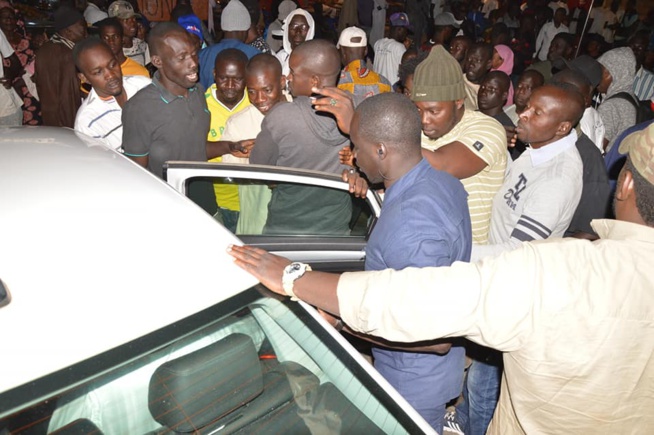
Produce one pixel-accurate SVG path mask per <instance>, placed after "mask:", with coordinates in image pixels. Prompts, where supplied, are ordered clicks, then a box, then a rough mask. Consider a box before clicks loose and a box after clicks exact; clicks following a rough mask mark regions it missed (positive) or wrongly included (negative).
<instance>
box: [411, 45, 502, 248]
mask: <svg viewBox="0 0 654 435" xmlns="http://www.w3.org/2000/svg"><path fill="white" fill-rule="evenodd" d="M411 99H412V100H413V102H414V103H415V104H416V106H417V107H418V110H419V111H420V115H421V118H422V133H423V134H422V147H423V156H424V157H425V158H426V159H427V160H428V161H429V163H430V164H431V165H432V166H433V167H434V168H436V169H439V170H442V171H445V172H447V173H449V174H450V175H453V176H455V177H456V178H458V179H460V180H461V182H462V183H463V186H464V187H465V189H466V191H467V192H468V207H469V209H470V218H471V221H472V238H473V243H476V244H484V243H487V242H488V230H489V228H490V216H491V205H492V203H493V197H494V196H495V193H496V192H497V191H498V189H499V188H500V186H501V185H502V183H503V182H504V172H505V169H506V162H507V156H508V152H507V143H506V133H505V132H504V128H503V127H502V125H501V124H500V123H499V122H497V121H496V120H495V119H493V118H491V117H490V116H487V115H484V114H483V113H481V112H473V111H471V110H466V109H465V107H464V103H463V102H464V99H465V89H464V84H463V73H462V71H461V66H460V65H459V62H457V61H456V59H454V57H452V55H451V54H450V53H448V52H447V51H446V50H445V49H444V48H443V47H442V46H435V47H434V48H432V50H431V52H430V54H429V56H428V57H427V59H425V60H424V61H423V62H422V63H421V64H420V65H418V67H417V68H416V72H415V74H414V76H413V89H412V93H411Z"/></svg>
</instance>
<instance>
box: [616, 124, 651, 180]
mask: <svg viewBox="0 0 654 435" xmlns="http://www.w3.org/2000/svg"><path fill="white" fill-rule="evenodd" d="M618 151H620V153H621V154H629V158H630V159H631V163H632V164H633V165H634V168H636V170H637V171H638V173H639V174H640V175H642V176H643V178H645V179H646V180H647V182H648V183H650V184H654V124H650V125H649V126H648V127H647V128H646V129H644V130H640V131H637V132H635V133H632V134H630V135H629V136H627V137H626V138H625V139H624V140H623V141H622V143H621V144H620V148H618Z"/></svg>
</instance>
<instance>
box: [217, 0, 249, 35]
mask: <svg viewBox="0 0 654 435" xmlns="http://www.w3.org/2000/svg"><path fill="white" fill-rule="evenodd" d="M250 24H252V21H250V13H249V12H248V10H247V8H246V7H245V6H243V3H241V2H240V1H239V0H230V2H229V4H228V5H227V6H226V7H225V9H223V13H222V15H221V17H220V27H222V29H223V30H224V31H226V32H238V31H243V30H248V29H249V28H250Z"/></svg>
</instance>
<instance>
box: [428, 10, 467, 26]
mask: <svg viewBox="0 0 654 435" xmlns="http://www.w3.org/2000/svg"><path fill="white" fill-rule="evenodd" d="M461 23H462V21H457V20H456V19H455V18H454V15H452V13H451V12H443V13H442V14H438V15H436V16H435V17H434V25H436V26H452V27H454V28H457V29H458V28H459V26H461Z"/></svg>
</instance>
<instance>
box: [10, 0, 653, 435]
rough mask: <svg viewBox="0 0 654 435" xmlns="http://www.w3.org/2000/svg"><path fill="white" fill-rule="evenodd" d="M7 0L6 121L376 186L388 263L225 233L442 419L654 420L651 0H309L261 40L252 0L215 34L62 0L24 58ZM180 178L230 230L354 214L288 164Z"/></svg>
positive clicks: (338, 227)
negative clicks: (312, 260) (266, 180)
mask: <svg viewBox="0 0 654 435" xmlns="http://www.w3.org/2000/svg"><path fill="white" fill-rule="evenodd" d="M5 3H6V2H2V3H0V28H1V29H2V32H0V49H1V52H2V56H3V58H4V60H5V62H4V70H1V69H0V76H2V77H3V81H2V84H3V87H0V91H1V92H3V93H4V94H3V95H0V97H2V101H3V103H2V105H0V108H2V109H3V111H2V112H1V113H0V125H18V124H21V123H22V122H21V121H20V119H23V121H25V120H27V119H28V117H27V115H23V114H22V112H23V111H25V110H28V107H27V101H28V97H29V98H32V97H36V96H38V102H39V105H38V107H39V108H40V109H39V110H40V114H39V119H42V124H43V125H47V126H59V127H70V128H74V129H75V130H77V131H79V132H82V133H85V134H87V135H88V136H91V137H92V138H95V139H96V140H97V141H99V142H101V143H102V144H104V145H105V146H107V147H108V148H111V149H113V150H116V151H118V152H121V153H124V154H125V155H126V156H128V157H129V158H131V159H133V160H134V161H135V162H137V163H138V164H140V165H142V166H143V167H144V168H147V170H149V171H150V172H152V173H153V174H155V175H156V176H158V177H162V176H163V166H164V163H165V162H166V161H169V160H185V161H197V162H206V161H219V162H220V161H223V162H237V163H245V164H247V163H252V164H265V165H273V166H283V167H289V168H299V169H311V170H318V171H323V172H329V173H333V174H338V175H341V176H342V178H343V180H344V181H346V182H348V183H350V193H351V194H352V195H354V196H363V195H364V194H365V192H366V190H367V189H368V188H374V189H379V190H380V191H384V194H385V197H384V203H383V208H382V214H381V216H380V218H379V220H378V222H377V224H376V226H375V227H374V230H373V231H372V234H371V235H370V238H369V241H368V244H367V247H366V263H365V268H366V271H369V272H373V271H377V272H375V273H368V272H366V273H362V274H346V275H343V276H342V277H338V276H336V275H328V274H320V273H315V272H309V271H310V269H309V268H307V266H306V265H302V264H295V265H294V267H291V268H290V269H289V268H288V267H287V266H288V263H289V262H287V261H285V260H284V259H281V258H278V257H274V256H271V255H269V254H266V253H265V252H263V251H260V250H256V249H249V248H247V247H246V248H241V247H233V248H232V254H233V255H234V256H236V258H237V262H238V264H240V265H241V266H243V267H244V268H246V269H247V270H249V271H251V272H252V273H254V274H255V275H256V276H257V277H258V278H259V279H260V280H261V281H262V282H264V283H265V284H266V285H268V286H269V287H270V288H271V289H272V290H274V291H277V292H279V293H281V294H288V295H291V296H295V295H297V296H298V297H300V298H302V299H305V300H307V301H308V302H310V303H312V304H314V305H316V306H318V307H319V308H321V309H323V310H324V311H323V313H324V316H325V317H326V318H327V319H328V320H330V321H331V322H332V323H333V324H334V325H339V326H342V325H343V323H344V325H345V326H344V328H345V330H346V331H347V332H348V333H350V334H352V335H356V336H358V337H360V338H362V339H364V340H368V341H370V342H371V343H372V346H373V349H372V356H373V360H374V366H375V368H376V369H377V370H378V371H379V372H380V373H381V374H382V375H383V376H384V377H385V378H386V379H387V380H388V381H389V383H390V384H391V385H393V386H394V387H395V388H396V389H397V390H398V391H399V392H400V393H401V394H402V396H404V398H405V399H406V400H407V401H408V402H409V403H410V404H411V405H412V406H413V407H414V408H415V409H416V410H417V411H418V412H419V413H420V415H422V416H423V417H424V418H425V420H426V421H427V422H428V423H429V424H430V425H431V426H432V427H433V428H434V429H435V430H436V431H437V432H439V433H441V432H442V431H443V430H445V429H447V430H449V431H450V432H451V433H465V434H474V435H476V434H484V433H486V432H487V431H488V432H489V433H497V434H500V433H501V434H505V433H615V432H619V433H626V432H630V433H631V432H633V433H639V432H643V431H645V430H646V428H647V427H652V425H654V420H652V416H651V413H650V412H649V411H648V409H649V406H648V405H652V404H653V403H652V401H653V400H654V393H653V390H654V385H653V383H652V379H653V374H654V366H653V365H652V364H653V363H652V361H654V359H653V358H652V352H653V351H654V341H653V340H654V339H653V338H652V337H654V335H653V334H652V332H653V331H652V328H653V326H654V320H653V319H654V316H652V314H651V313H652V309H654V293H652V289H653V288H654V280H653V279H652V278H651V275H648V274H647V270H648V268H647V264H646V263H645V261H646V259H648V258H652V257H649V256H650V255H652V254H654V252H652V247H651V246H652V242H653V241H654V230H653V229H652V228H651V227H652V226H654V126H651V124H652V122H653V121H652V119H654V116H652V109H651V106H650V102H651V101H652V100H653V99H654V73H653V72H652V64H653V63H654V39H653V35H652V30H653V28H654V15H653V14H652V13H650V14H648V15H646V16H643V17H642V18H640V17H639V16H638V14H637V12H636V6H637V5H636V2H633V1H626V2H623V3H624V5H622V6H624V7H623V8H622V9H620V2H619V1H618V2H615V1H613V2H611V1H608V2H607V5H606V8H605V9H603V10H602V11H598V9H599V6H596V8H598V9H591V10H589V7H588V6H589V5H588V4H587V3H590V2H584V1H570V2H562V1H559V2H549V4H548V3H547V2H545V1H537V0H535V1H525V2H518V1H516V2H510V1H493V0H487V1H485V2H484V3H483V4H482V3H481V2H479V1H475V0H470V1H461V0H459V1H432V2H431V5H432V6H433V7H432V8H429V7H428V6H429V4H427V5H425V4H423V3H426V2H420V1H413V0H407V2H406V4H405V5H404V7H403V8H402V9H400V10H397V11H394V13H392V14H390V16H389V17H388V20H385V18H384V19H383V20H382V22H387V24H388V27H389V28H388V31H387V32H386V34H387V37H383V34H382V35H379V37H374V35H375V33H378V29H377V30H375V25H378V23H379V17H378V16H377V18H375V16H373V15H371V16H370V19H368V17H367V16H366V17H362V16H361V11H368V12H370V14H373V12H372V9H375V10H377V11H379V10H383V11H385V10H386V9H388V8H389V6H388V4H386V2H383V1H382V2H380V3H378V2H377V0H375V2H374V5H377V6H376V8H366V7H361V5H360V8H359V9H360V14H359V16H358V17H357V16H356V14H355V15H354V16H352V15H351V14H349V15H346V9H347V7H348V3H351V2H350V1H348V0H346V1H345V2H343V5H342V16H341V20H340V21H339V26H341V25H342V26H341V27H342V29H341V31H340V33H338V35H337V36H338V37H337V39H335V40H330V39H329V37H328V35H329V34H330V33H329V32H328V31H327V30H326V28H325V27H324V26H325V25H326V24H325V20H324V19H323V18H324V17H322V15H320V14H318V15H316V9H320V8H315V7H311V8H310V10H309V9H305V8H302V7H300V6H305V5H304V4H303V3H302V2H300V4H299V5H298V4H296V3H295V2H293V1H292V0H284V1H282V2H280V3H278V4H276V6H277V10H276V11H274V12H275V15H276V16H275V17H274V20H272V21H271V22H270V23H269V26H268V27H267V35H266V37H265V38H264V35H263V34H262V32H261V29H260V24H261V23H262V22H264V20H263V18H262V14H261V9H260V6H259V4H258V3H257V2H256V1H255V2H254V4H251V3H252V2H250V1H246V0H243V3H242V2H241V0H231V1H230V2H229V3H228V4H227V5H226V6H224V7H223V9H222V11H221V18H220V24H221V26H220V27H221V31H222V38H220V40H219V41H218V42H216V43H213V40H214V39H213V35H211V33H210V32H209V30H208V29H207V26H206V24H205V23H204V22H202V21H201V20H200V19H199V18H198V17H197V16H196V15H195V14H194V13H193V10H192V8H191V6H190V3H188V2H185V1H180V2H179V4H178V5H177V6H176V8H175V10H174V11H173V14H172V19H171V21H167V22H160V23H145V24H146V25H145V26H139V23H140V24H143V17H142V16H141V15H140V14H139V13H138V10H137V9H135V7H134V5H133V4H132V3H131V2H129V1H126V0H117V1H114V2H113V3H111V4H110V5H108V7H107V8H106V10H105V6H106V4H105V3H104V2H103V1H101V0H94V1H92V2H90V3H89V4H88V6H87V8H86V10H85V11H84V14H82V13H81V11H79V10H77V9H75V8H74V7H72V6H68V5H63V6H61V7H60V8H59V9H58V10H57V11H55V13H54V27H55V30H56V32H55V33H54V35H53V36H52V37H51V38H50V39H49V40H48V41H47V42H45V43H43V45H42V46H41V47H40V48H39V49H38V51H37V52H36V55H35V56H33V57H32V58H30V59H27V60H26V59H19V56H18V54H19V53H18V46H15V45H14V43H13V41H18V38H15V37H13V36H12V35H14V33H15V32H20V31H21V30H20V25H18V24H19V23H20V19H19V18H20V17H19V16H18V15H17V14H16V12H15V10H14V9H13V7H12V5H11V4H9V3H7V4H5ZM355 3H356V2H355ZM358 3H366V2H361V1H359V2H358ZM370 3H372V1H371V2H370ZM596 3H597V2H596ZM425 6H427V7H425ZM369 9H370V10H369ZM611 14H612V15H611ZM634 14H635V18H634ZM384 17H385V15H384ZM270 18H273V17H270ZM602 20H604V21H602ZM600 21H602V22H603V24H602V25H599V24H598V23H599V22H600ZM374 23H377V24H374ZM88 25H92V26H93V27H92V29H93V30H94V32H95V33H97V35H95V36H88V35H87V32H88ZM586 27H588V29H586ZM584 29H586V30H584ZM23 31H24V28H23ZM140 31H141V32H142V31H147V32H149V34H148V35H147V36H145V35H143V34H142V33H139V32H140ZM7 33H9V35H5V34H7ZM371 35H373V36H371ZM590 35H595V36H592V37H591V36H590ZM5 36H6V37H5ZM589 39H590V40H592V41H594V42H597V44H598V45H599V48H597V47H594V46H593V47H591V44H589V43H588V40H589ZM10 42H11V43H10ZM0 68H1V67H0ZM30 72H31V73H30ZM27 82H29V83H31V85H30V86H28V83H27ZM32 82H33V83H32ZM30 92H31V93H30ZM30 101H31V100H30ZM29 110H32V111H33V110H34V108H33V107H31V106H30V108H29ZM29 119H32V118H29ZM622 165H624V168H623V167H622ZM618 173H619V176H617V174H618ZM189 196H190V197H191V198H192V199H194V200H195V201H196V202H197V203H198V204H199V205H200V206H202V207H203V208H204V209H205V210H206V211H207V212H209V213H211V214H212V215H213V216H215V218H216V219H218V220H220V221H221V222H222V223H223V224H224V225H225V226H226V227H227V228H228V229H230V230H231V231H233V232H235V233H237V234H261V233H264V234H271V235H286V234H298V233H300V234H315V235H347V234H348V233H349V231H350V220H351V218H352V214H353V202H352V198H351V195H350V194H348V193H347V192H343V191H333V192H329V191H325V190H321V191H317V190H315V189H311V188H307V187H298V186H294V185H278V186H275V187H274V188H272V189H269V188H267V187H262V186H248V187H246V188H241V187H237V186H235V185H229V184H224V183H223V184H219V183H216V184H212V183H211V182H210V181H203V180H201V181H199V182H196V183H193V184H192V189H191V191H190V192H189ZM612 198H614V200H613V201H614V203H613V207H612V206H611V204H612ZM613 217H615V218H617V220H610V219H608V218H613ZM564 237H566V238H567V239H564V241H562V240H561V238H564ZM545 239H548V242H547V243H536V242H539V241H543V240H545ZM417 268H423V269H417ZM397 271H401V272H397ZM305 272H306V273H305ZM280 277H283V279H282V281H280V279H279V278H280ZM303 277H305V278H303ZM300 278H301V279H300ZM294 284H295V285H294ZM456 337H465V338H468V339H469V340H470V341H469V342H463V341H460V340H458V339H456ZM466 354H467V355H468V358H466ZM452 405H456V408H452ZM453 409H454V411H453Z"/></svg>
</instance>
